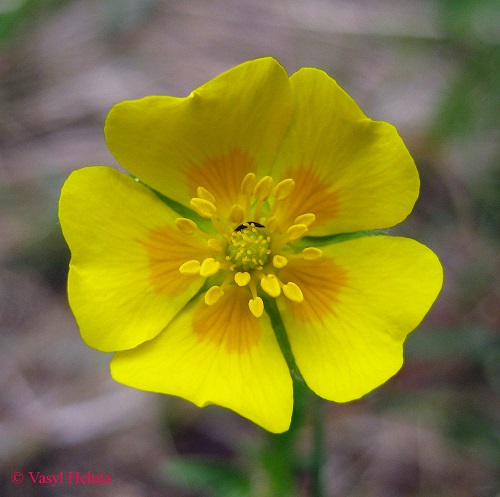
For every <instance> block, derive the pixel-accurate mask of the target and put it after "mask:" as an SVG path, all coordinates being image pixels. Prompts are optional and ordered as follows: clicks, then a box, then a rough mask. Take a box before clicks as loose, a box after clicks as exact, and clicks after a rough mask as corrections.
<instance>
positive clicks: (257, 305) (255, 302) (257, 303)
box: [248, 297, 264, 318]
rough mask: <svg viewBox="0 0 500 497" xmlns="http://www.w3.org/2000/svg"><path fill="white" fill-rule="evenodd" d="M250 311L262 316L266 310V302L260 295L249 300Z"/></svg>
mask: <svg viewBox="0 0 500 497" xmlns="http://www.w3.org/2000/svg"><path fill="white" fill-rule="evenodd" d="M248 307H249V309H250V312H251V313H252V314H253V315H254V316H255V317H256V318H260V317H261V316H262V313H263V312H264V302H262V299H261V298H260V297H255V298H253V299H250V300H249V301H248Z"/></svg>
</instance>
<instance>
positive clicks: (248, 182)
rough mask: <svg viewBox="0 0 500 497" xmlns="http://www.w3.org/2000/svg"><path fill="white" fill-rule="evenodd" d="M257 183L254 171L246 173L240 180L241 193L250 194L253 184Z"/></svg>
mask: <svg viewBox="0 0 500 497" xmlns="http://www.w3.org/2000/svg"><path fill="white" fill-rule="evenodd" d="M256 184H257V177H256V176H255V174H254V173H248V174H247V175H246V176H245V177H244V178H243V181H242V182H241V193H243V195H252V193H253V190H254V188H255V185H256Z"/></svg>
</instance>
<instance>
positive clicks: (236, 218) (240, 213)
mask: <svg viewBox="0 0 500 497" xmlns="http://www.w3.org/2000/svg"><path fill="white" fill-rule="evenodd" d="M229 218H230V219H231V221H232V222H233V223H238V224H241V223H242V222H243V219H245V211H244V210H243V207H241V205H239V204H234V205H233V206H232V207H231V212H230V213H229Z"/></svg>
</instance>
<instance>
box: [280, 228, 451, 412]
mask: <svg viewBox="0 0 500 497" xmlns="http://www.w3.org/2000/svg"><path fill="white" fill-rule="evenodd" d="M280 278H281V279H282V281H287V279H290V280H293V281H294V282H295V283H296V284H297V285H298V286H299V287H300V289H301V290H302V292H303V296H304V300H303V301H302V302H301V303H294V302H292V301H290V300H288V299H280V300H279V301H278V305H279V307H280V311H281V315H282V318H283V322H284V324H285V327H286V329H287V333H288V336H289V339H290V344H291V347H292V351H293V354H294V356H295V360H296V362H297V366H298V367H299V369H300V371H301V373H302V375H303V377H304V379H305V380H306V382H307V384H308V385H309V386H310V387H311V389H312V390H314V391H315V392H316V393H317V394H318V395H320V396H322V397H324V398H326V399H329V400H334V401H337V402H345V401H349V400H352V399H356V398H358V397H361V396H362V395H364V394H366V393H367V392H369V391H371V390H372V389H374V388H375V387H377V386H379V385H380V384H382V383H384V382H385V381H386V380H387V379H388V378H390V377H391V376H393V375H394V374H395V373H396V372H397V371H398V370H399V368H400V367H401V365H402V363H403V342H404V340H405V338H406V336H407V335H408V333H410V332H411V331H412V330H413V329H414V328H415V327H416V326H417V325H418V324H419V323H420V321H421V320H422V318H423V317H424V316H425V314H426V313H427V311H428V310H429V308H430V306H431V305H432V303H433V302H434V300H435V298H436V296H437V294H438V293H439V290H440V289H441V285H442V278H443V273H442V268H441V265H440V263H439V260H438V259H437V257H436V255H435V254H434V253H433V252H432V251H431V250H429V249H428V248H427V247H425V246H424V245H421V244H419V243H417V242H416V241H414V240H410V239H407V238H397V237H388V236H373V237H365V238H358V239H355V240H351V241H346V242H342V243H337V244H334V245H331V246H327V247H324V248H323V257H322V258H321V259H319V260H315V261H305V260H301V259H293V260H291V261H290V262H289V264H288V265H287V266H286V267H285V268H284V269H282V271H281V273H280Z"/></svg>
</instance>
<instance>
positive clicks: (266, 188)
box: [253, 176, 273, 200]
mask: <svg viewBox="0 0 500 497" xmlns="http://www.w3.org/2000/svg"><path fill="white" fill-rule="evenodd" d="M272 189H273V178H271V176H264V177H263V178H261V179H260V180H259V182H258V183H257V184H256V185H255V188H254V190H253V196H254V197H255V198H256V199H258V200H267V199H268V198H269V195H271V192H272Z"/></svg>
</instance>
